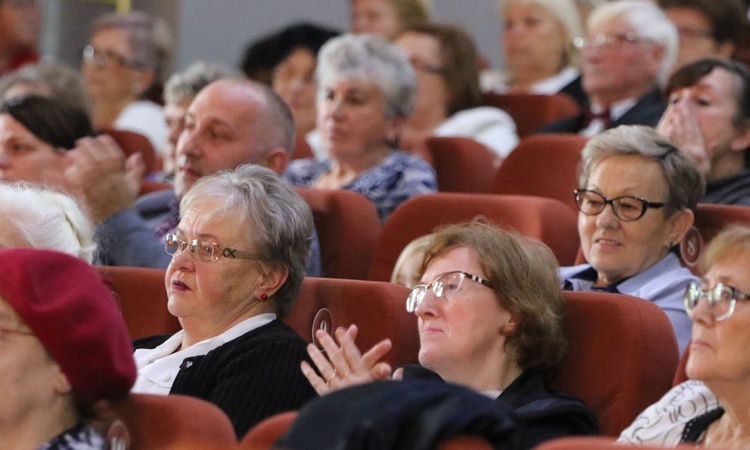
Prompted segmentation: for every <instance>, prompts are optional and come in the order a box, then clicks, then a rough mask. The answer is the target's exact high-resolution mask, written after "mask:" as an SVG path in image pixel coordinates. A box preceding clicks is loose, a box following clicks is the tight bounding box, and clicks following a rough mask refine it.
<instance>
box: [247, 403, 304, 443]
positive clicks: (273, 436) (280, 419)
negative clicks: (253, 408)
mask: <svg viewBox="0 0 750 450" xmlns="http://www.w3.org/2000/svg"><path fill="white" fill-rule="evenodd" d="M296 418H297V411H288V412H285V413H281V414H276V415H275V416H271V417H269V418H268V419H265V420H263V421H262V422H260V423H259V424H258V425H256V426H254V427H253V428H252V429H251V430H250V431H248V432H247V434H246V435H245V437H244V438H242V440H241V441H240V446H239V449H240V450H270V449H271V448H273V444H274V443H275V442H276V441H278V440H279V439H280V438H281V436H283V435H284V433H286V430H288V429H289V427H290V426H292V422H294V419H296Z"/></svg>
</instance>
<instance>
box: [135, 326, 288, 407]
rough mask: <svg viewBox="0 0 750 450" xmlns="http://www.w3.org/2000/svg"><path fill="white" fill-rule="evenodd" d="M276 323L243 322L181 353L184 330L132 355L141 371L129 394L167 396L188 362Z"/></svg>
mask: <svg viewBox="0 0 750 450" xmlns="http://www.w3.org/2000/svg"><path fill="white" fill-rule="evenodd" d="M274 320H276V314H273V313H268V314H259V315H257V316H253V317H251V318H249V319H245V320H243V321H242V322H240V323H238V324H237V325H235V326H233V327H232V328H230V329H228V330H226V331H225V332H223V333H221V334H220V335H218V336H214V337H212V338H208V339H204V340H202V341H200V342H197V343H195V344H193V345H191V346H190V347H188V348H185V349H182V350H178V349H179V348H180V345H181V344H182V338H183V336H184V335H185V330H180V331H178V332H177V333H175V334H174V335H172V336H171V337H170V338H169V339H167V340H166V341H164V343H162V344H161V345H159V346H158V347H155V348H141V349H138V350H136V351H135V353H134V354H133V357H134V358H135V364H136V367H138V378H137V379H136V380H135V384H134V385H133V388H132V389H131V390H130V391H131V392H134V393H138V394H159V395H167V394H169V391H170V390H171V389H172V383H174V380H175V378H177V373H178V372H179V371H180V366H182V363H183V361H185V359H186V358H191V357H194V356H202V355H206V354H208V352H210V351H211V350H213V349H215V348H218V347H220V346H222V345H224V344H226V343H227V342H229V341H231V340H233V339H236V338H238V337H240V336H242V335H243V334H246V333H248V332H250V331H252V330H255V329H257V328H260V327H262V326H263V325H266V324H268V323H269V322H272V321H274Z"/></svg>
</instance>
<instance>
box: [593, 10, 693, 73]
mask: <svg viewBox="0 0 750 450" xmlns="http://www.w3.org/2000/svg"><path fill="white" fill-rule="evenodd" d="M617 17H621V18H623V19H624V20H626V21H627V22H628V23H629V24H630V26H631V27H632V28H633V31H634V32H635V34H636V35H637V36H638V37H640V38H642V39H645V40H648V41H650V42H652V43H654V44H656V45H659V46H661V47H662V48H663V49H664V60H663V61H662V63H661V66H659V70H658V72H657V74H656V79H657V83H658V84H659V86H664V85H665V84H666V82H667V79H668V78H669V74H670V72H671V71H672V66H673V65H674V63H675V61H676V60H677V50H678V43H679V36H678V34H677V28H676V27H675V26H674V24H673V23H672V22H671V21H670V20H669V19H668V18H667V16H666V14H664V11H662V9H661V8H659V7H658V6H657V5H656V4H655V3H653V2H652V1H650V0H618V1H616V2H607V3H604V4H602V5H600V6H597V7H596V8H595V9H594V10H593V11H591V15H589V18H588V23H587V25H588V28H593V27H596V26H598V25H599V24H601V23H603V22H609V21H610V20H612V19H614V18H617Z"/></svg>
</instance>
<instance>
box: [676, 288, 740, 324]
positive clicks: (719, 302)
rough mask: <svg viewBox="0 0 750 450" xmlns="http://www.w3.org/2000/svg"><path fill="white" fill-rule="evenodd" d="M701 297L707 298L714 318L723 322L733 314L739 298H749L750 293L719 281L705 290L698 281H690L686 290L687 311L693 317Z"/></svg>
mask: <svg viewBox="0 0 750 450" xmlns="http://www.w3.org/2000/svg"><path fill="white" fill-rule="evenodd" d="M701 299H706V301H707V302H708V308H709V310H710V311H711V315H712V316H713V318H714V320H715V321H717V322H721V321H722V320H726V319H728V318H730V317H731V316H732V313H734V306H735V305H736V304H737V300H748V299H750V294H745V293H744V292H740V291H739V290H738V289H737V288H734V287H732V286H728V285H726V284H723V283H719V284H717V285H716V286H714V287H713V288H711V289H707V290H703V289H701V287H700V285H698V283H690V284H689V285H688V287H687V289H686V290H685V311H687V313H688V316H690V317H691V318H692V317H693V312H694V311H695V308H697V307H698V303H699V302H700V301H701Z"/></svg>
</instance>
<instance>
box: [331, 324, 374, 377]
mask: <svg viewBox="0 0 750 450" xmlns="http://www.w3.org/2000/svg"><path fill="white" fill-rule="evenodd" d="M352 335H354V336H356V335H357V329H356V327H354V326H350V327H349V328H348V329H343V328H339V329H337V330H336V340H337V341H338V342H339V345H340V346H341V354H342V356H343V358H344V361H345V362H346V367H345V368H343V367H342V369H346V371H347V372H348V371H355V372H356V371H369V370H370V368H369V366H367V367H365V365H364V364H363V362H362V352H360V350H359V347H357V344H355V343H354V339H353V338H352ZM342 373H346V372H342Z"/></svg>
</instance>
